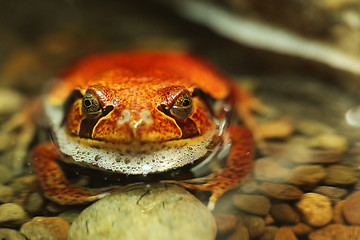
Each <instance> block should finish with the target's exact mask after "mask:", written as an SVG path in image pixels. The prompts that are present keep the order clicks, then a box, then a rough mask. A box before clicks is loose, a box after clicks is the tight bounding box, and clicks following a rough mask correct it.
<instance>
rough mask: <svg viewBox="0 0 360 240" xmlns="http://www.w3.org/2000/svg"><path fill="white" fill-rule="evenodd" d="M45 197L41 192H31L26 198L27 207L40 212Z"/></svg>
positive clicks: (31, 210)
mask: <svg viewBox="0 0 360 240" xmlns="http://www.w3.org/2000/svg"><path fill="white" fill-rule="evenodd" d="M44 201H45V199H44V197H43V196H42V195H41V194H40V193H39V192H34V193H31V194H30V195H29V197H28V199H27V200H26V203H25V209H26V211H28V212H31V213H40V212H41V211H42V210H43V207H44Z"/></svg>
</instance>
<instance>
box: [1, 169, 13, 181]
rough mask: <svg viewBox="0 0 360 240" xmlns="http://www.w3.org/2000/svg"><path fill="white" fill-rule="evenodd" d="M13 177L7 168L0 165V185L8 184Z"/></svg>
mask: <svg viewBox="0 0 360 240" xmlns="http://www.w3.org/2000/svg"><path fill="white" fill-rule="evenodd" d="M12 177H13V174H12V172H11V171H10V169H8V168H7V167H5V166H3V165H0V184H4V183H7V182H9V181H10V180H11V179H12Z"/></svg>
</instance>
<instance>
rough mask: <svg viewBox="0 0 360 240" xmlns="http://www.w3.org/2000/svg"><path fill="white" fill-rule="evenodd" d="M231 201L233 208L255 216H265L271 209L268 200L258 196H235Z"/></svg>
mask: <svg viewBox="0 0 360 240" xmlns="http://www.w3.org/2000/svg"><path fill="white" fill-rule="evenodd" d="M232 200H233V204H234V206H235V207H237V208H239V209H240V210H243V211H246V212H248V213H252V214H255V215H261V216H265V215H266V214H268V213H269V210H270V207H271V204H270V200H269V199H267V198H266V197H264V196H260V195H245V194H235V195H234V196H233V198H232Z"/></svg>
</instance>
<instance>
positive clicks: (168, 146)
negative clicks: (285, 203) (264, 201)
mask: <svg viewBox="0 0 360 240" xmlns="http://www.w3.org/2000/svg"><path fill="white" fill-rule="evenodd" d="M241 92H243V91H239V90H237V89H236V88H235V87H234V85H233V84H232V83H231V82H230V81H228V80H227V79H226V78H225V77H224V76H222V75H220V74H219V73H218V72H217V71H215V70H214V68H213V67H212V66H210V65H209V64H207V63H205V62H203V61H202V60H200V59H197V58H196V57H194V56H192V55H189V54H186V53H182V52H175V51H168V52H150V51H149V52H126V53H117V54H102V55H96V56H92V57H89V58H87V59H85V60H84V61H81V62H79V63H78V64H76V65H74V66H73V67H71V68H70V69H69V70H68V71H67V72H66V73H65V74H63V76H62V77H61V79H60V80H59V81H58V82H57V83H56V84H55V85H54V86H53V87H52V89H51V91H50V92H49V94H48V95H47V96H46V97H45V104H44V106H45V112H46V114H47V117H48V118H49V121H50V123H51V126H52V129H53V131H54V133H55V137H56V140H57V148H59V150H60V152H61V154H60V153H59V152H57V150H56V149H55V148H54V149H51V147H50V145H49V144H43V145H40V146H39V147H37V148H36V150H35V151H34V153H33V159H34V162H35V164H34V166H35V168H36V171H37V172H38V175H39V178H40V181H41V182H42V185H43V187H44V189H45V193H46V195H47V196H48V197H49V198H51V199H52V200H54V201H57V202H59V203H61V204H71V203H75V202H76V203H79V202H88V201H93V200H94V199H96V197H95V198H94V195H96V194H95V193H88V192H86V194H85V193H83V194H82V190H81V191H80V190H77V189H76V188H75V190H74V189H72V190H71V191H70V190H69V188H70V185H69V184H68V183H67V181H65V180H64V179H63V178H64V176H63V175H62V174H60V173H59V174H57V173H56V172H58V171H61V170H60V168H57V167H56V166H55V165H54V162H55V160H57V159H59V158H62V155H65V156H66V158H67V159H72V160H73V161H75V162H77V163H84V164H85V165H86V166H91V167H96V168H100V169H102V170H107V171H114V172H120V173H125V174H142V175H146V174H149V173H157V172H165V171H169V170H173V169H176V168H179V167H182V166H185V165H188V164H192V163H193V162H195V161H197V160H198V159H203V158H205V157H206V156H208V155H209V154H210V152H212V151H214V149H219V148H221V142H224V141H230V142H233V147H232V148H231V150H230V154H229V161H228V164H227V165H226V169H225V170H224V171H223V173H220V174H218V175H217V177H215V178H214V179H213V180H211V181H213V182H211V183H210V182H207V183H205V184H203V186H205V185H206V186H207V187H205V188H202V189H203V190H209V191H213V193H215V192H216V194H215V195H216V196H215V195H214V196H213V200H211V201H212V202H215V201H216V199H217V198H218V197H219V196H220V195H221V194H222V193H223V192H224V191H226V190H228V189H230V188H233V187H234V186H235V185H237V184H238V183H239V182H240V181H241V179H242V178H243V177H244V175H245V174H246V173H247V172H248V169H249V168H250V164H249V163H250V161H251V159H252V154H253V153H252V151H253V150H252V137H251V134H249V133H248V132H247V130H243V128H232V130H230V131H227V130H226V129H225V127H226V126H227V125H228V123H227V121H228V119H229V116H228V114H229V112H231V110H233V109H237V108H235V104H237V103H238V101H239V99H240V100H244V96H248V95H243V96H240V95H239V94H238V93H241ZM234 129H235V130H234ZM224 132H225V134H223V133H224ZM234 132H235V133H234ZM225 135H226V136H227V137H226V139H225V137H224V136H225ZM235 136H236V137H235ZM239 136H241V137H239ZM42 148H43V149H44V152H46V153H47V154H41V149H42ZM234 153H237V154H239V155H237V154H234ZM235 155H236V156H235ZM50 161H51V164H45V163H47V162H50ZM47 166H49V167H50V166H52V167H51V169H47ZM47 170H49V171H51V172H52V173H53V174H44V173H45V172H46V171H47ZM237 170H238V172H237ZM237 173H238V174H237ZM59 182H60V183H64V184H65V185H63V186H61V184H59ZM51 183H57V186H59V187H57V188H56V187H55V186H52V184H51ZM220 183H221V184H220ZM53 185H55V184H53ZM185 185H186V187H192V186H193V187H194V188H198V189H201V187H199V186H198V185H193V184H189V183H187V184H184V186H185ZM60 186H61V187H60ZM211 186H214V187H211ZM55 188H56V189H55ZM65 189H68V190H67V191H65ZM214 189H217V190H214ZM224 189H225V190H224ZM52 190H53V192H52V193H51V191H52ZM62 190H64V191H63V195H62ZM54 192H55V193H54ZM69 193H71V194H72V196H75V195H76V197H72V198H71V197H69ZM66 194H67V195H68V197H66V196H64V195H66ZM105 195H106V194H103V195H100V196H105ZM81 196H83V198H82V197H81ZM96 196H97V195H96ZM75 198H76V199H77V200H76V201H74V200H73V199H75ZM66 199H67V200H66ZM70 199H72V200H70Z"/></svg>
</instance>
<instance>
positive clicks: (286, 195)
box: [260, 183, 303, 200]
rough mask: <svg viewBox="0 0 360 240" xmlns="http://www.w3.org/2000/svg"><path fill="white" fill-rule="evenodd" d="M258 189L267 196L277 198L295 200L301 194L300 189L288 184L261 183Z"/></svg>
mask: <svg viewBox="0 0 360 240" xmlns="http://www.w3.org/2000/svg"><path fill="white" fill-rule="evenodd" d="M260 189H261V190H262V192H263V193H264V194H266V195H267V196H269V197H271V198H274V199H279V200H296V199H299V198H301V196H302V194H303V192H302V191H301V190H300V189H298V188H297V187H295V186H293V185H289V184H279V183H263V184H262V185H261V186H260Z"/></svg>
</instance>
